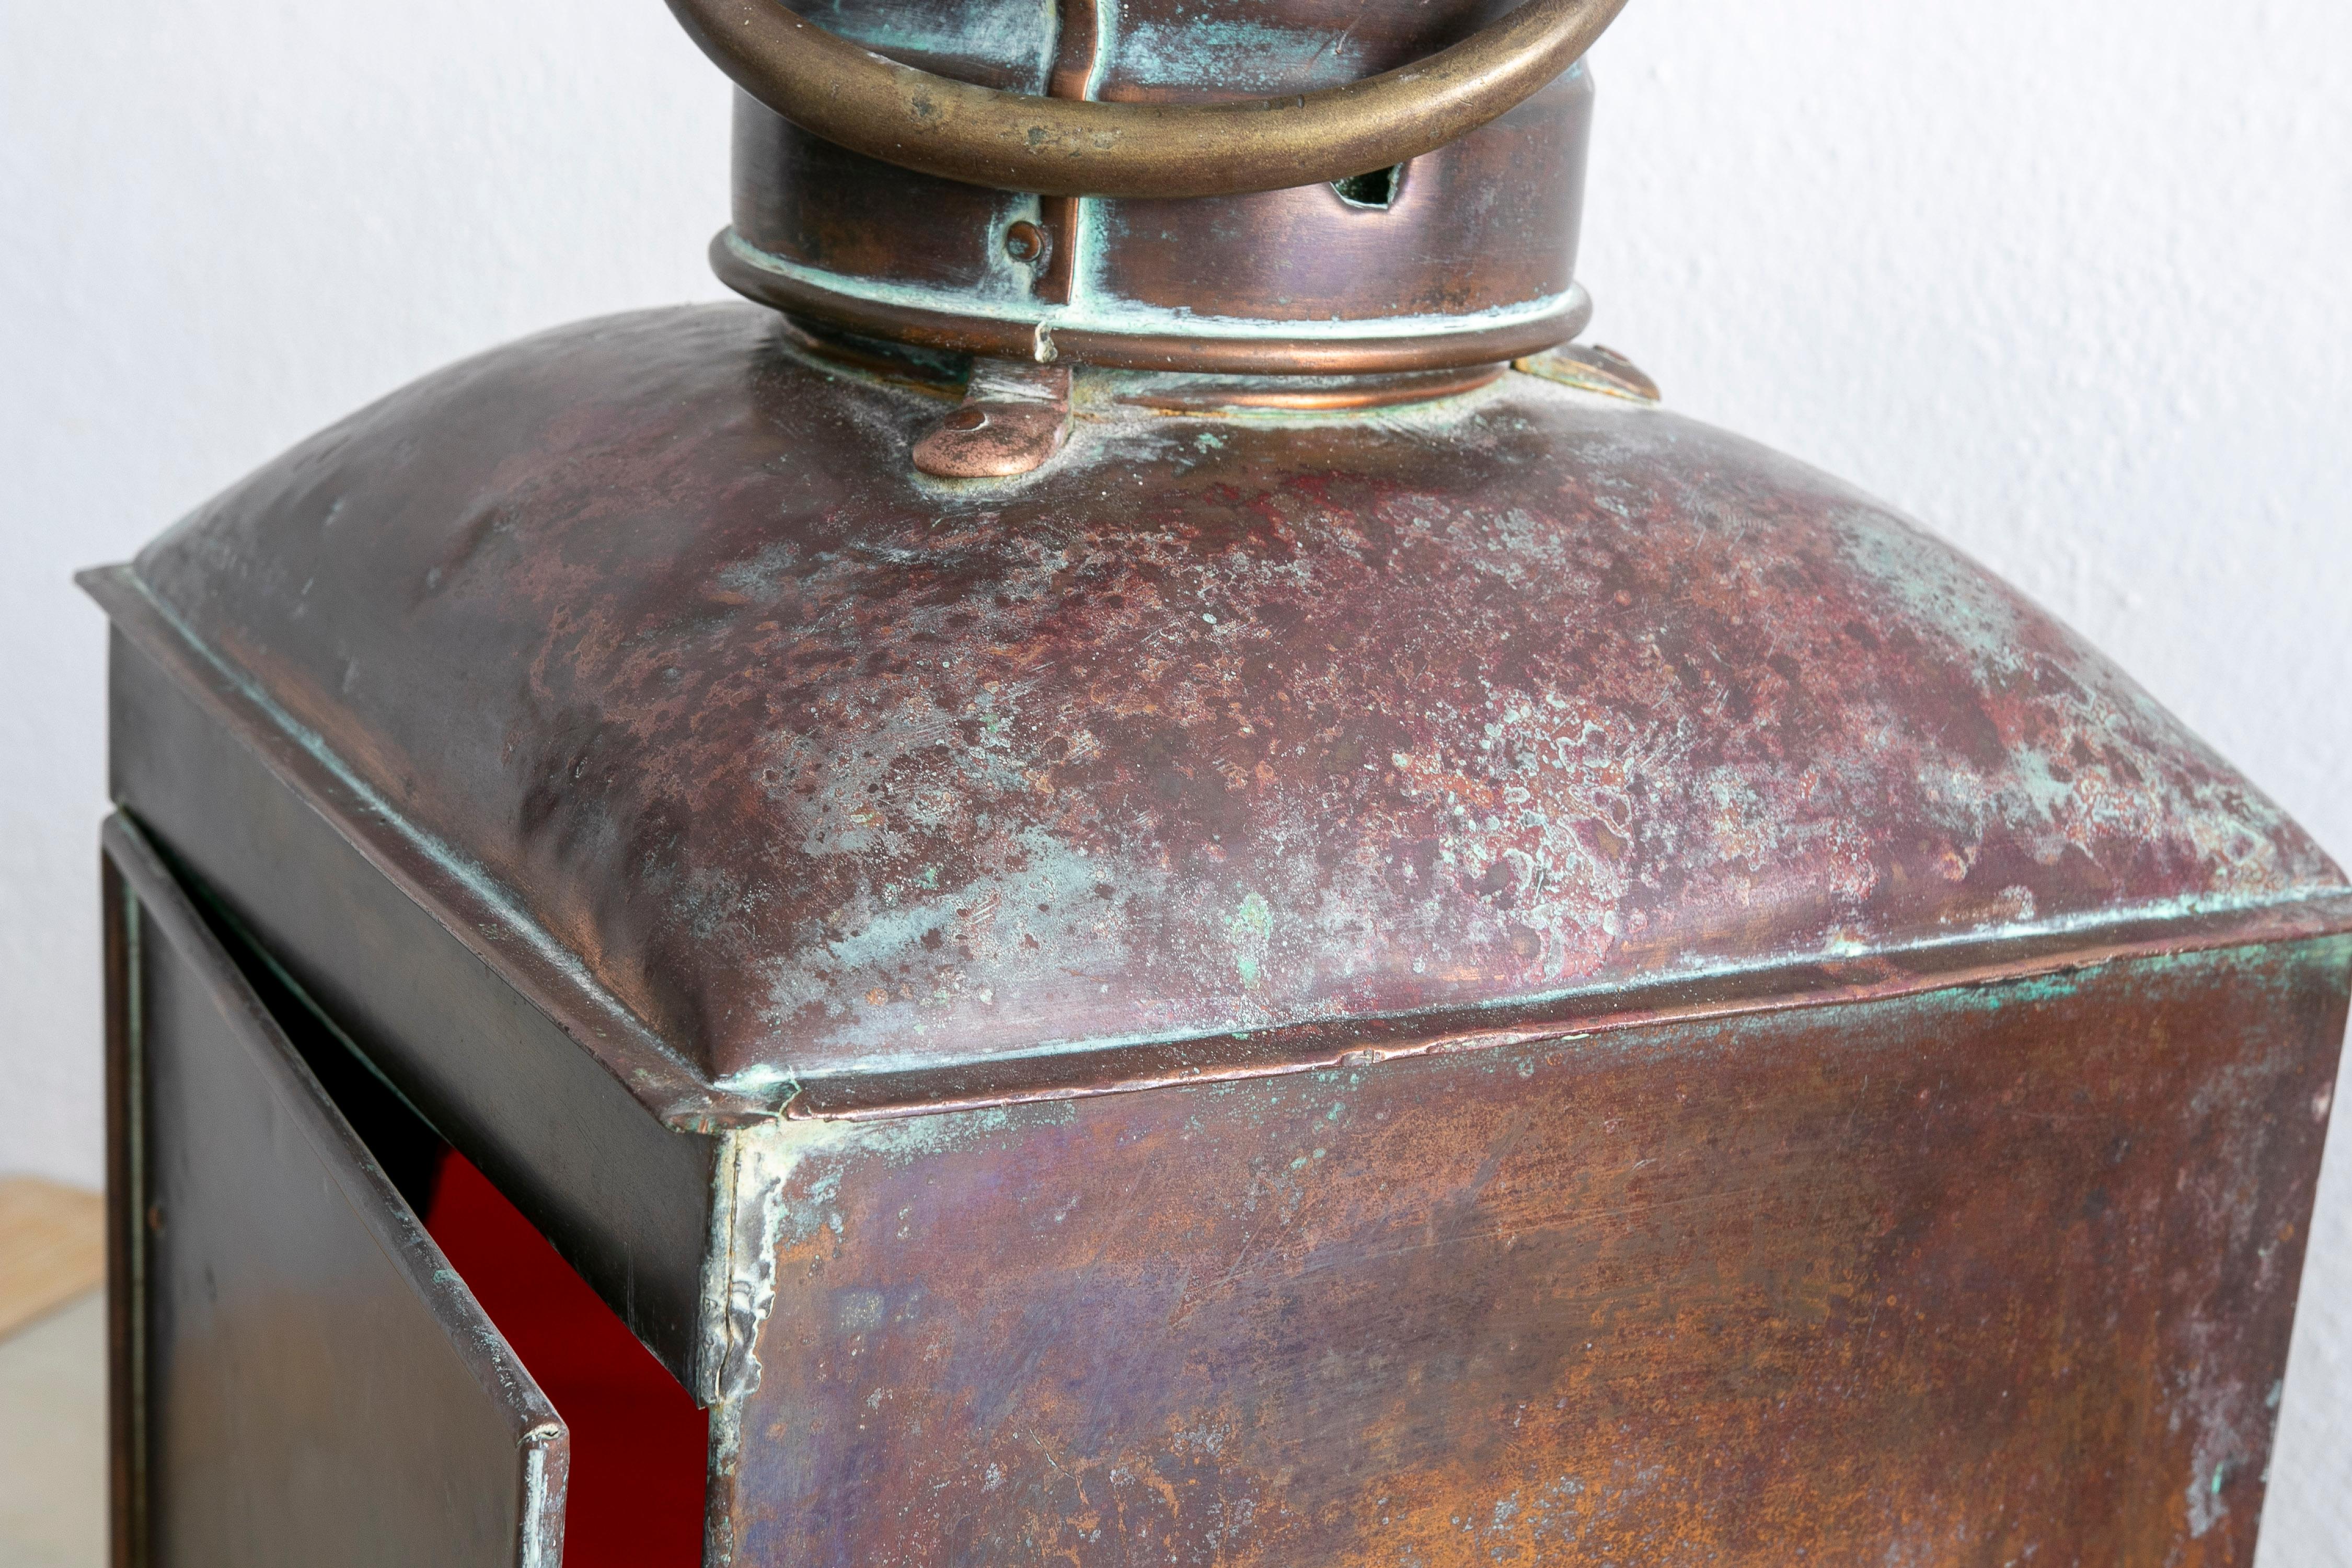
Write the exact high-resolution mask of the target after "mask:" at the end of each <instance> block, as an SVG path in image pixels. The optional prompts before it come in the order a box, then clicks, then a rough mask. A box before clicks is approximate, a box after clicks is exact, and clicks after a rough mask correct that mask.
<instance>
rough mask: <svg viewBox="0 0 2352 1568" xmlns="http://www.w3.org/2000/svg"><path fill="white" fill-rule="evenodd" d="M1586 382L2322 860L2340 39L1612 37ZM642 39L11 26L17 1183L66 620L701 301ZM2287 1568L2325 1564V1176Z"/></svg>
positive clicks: (2051, 11)
mask: <svg viewBox="0 0 2352 1568" xmlns="http://www.w3.org/2000/svg"><path fill="white" fill-rule="evenodd" d="M1596 70H1597V74H1598V77H1599V79H1600V84H1601V110H1600V119H1599V133H1598V142H1597V145H1596V147H1595V150H1594V167H1593V180H1592V193H1591V209H1590V213H1589V216H1588V222H1587V228H1586V233H1587V249H1586V261H1585V266H1584V268H1583V269H1582V270H1583V274H1584V277H1585V279H1586V281H1587V282H1588V283H1589V284H1590V285H1591V289H1592V290H1593V292H1594V294H1595V295H1596V297H1597V298H1598V300H1599V301H1600V315H1599V318H1598V321H1597V323H1596V327H1595V331H1594V335H1595V336H1596V337H1598V338H1599V339H1600V340H1601V341H1602V342H1608V343H1611V344H1612V345H1614V346H1615V347H1618V348H1620V349H1622V350H1623V351H1625V352H1627V353H1630V354H1632V355H1633V357H1634V358H1635V359H1636V360H1637V361H1638V362H1639V363H1641V364H1643V366H1644V367H1645V368H1646V369H1648V370H1649V371H1651V372H1652V373H1653V374H1654V375H1656V376H1657V377H1658V379H1659V380H1660V381H1661V382H1662V383H1663V384H1664V386H1665V388H1666V392H1667V395H1668V399H1669V401H1670V402H1672V403H1673V404H1674V405H1676V406H1678V407H1680V408H1682V409H1685V410H1686V411H1689V412H1692V413H1696V414H1698V415H1700V416H1705V417H1707V418H1711V419H1715V420H1717V421H1720V422H1722V423H1725V424H1727V425H1731V426H1736V427H1738V428H1740V429H1742V430H1745V431H1747V432H1748V433H1750V434H1752V435H1755V436H1758V437H1762V438H1763V439H1765V440H1767V441H1769V442H1772V443H1774V444H1776V445H1778V446H1780V447H1784V448H1786V449H1788V450H1790V451H1791V452H1794V453H1797V454H1799V455H1800V456H1802V457H1804V458H1810V459H1811V460H1812V461H1814V462H1817V463H1819V464H1821V465H1822V466H1824V467H1826V468H1832V469H1835V470H1837V471H1839V472H1842V473H1843V474H1846V475H1848V476H1850V477H1852V478H1853V479H1856V480H1858V481H1860V482H1861V483H1863V484H1864V485H1865V486H1867V487H1868V488H1870V489H1874V490H1875V491H1877V492H1878V493H1879V494H1881V495H1883V496H1885V497H1887V498H1889V499H1891V500H1894V501H1895V502H1897V503H1898V504H1900V505H1902V506H1904V507H1906V508H1907V509H1908V510H1912V511H1914V512H1916V513H1917V514H1919V515H1920V516H1922V517H1924V518H1926V519H1927V520H1928V521H1931V522H1933V523H1934V524H1935V525H1936V526H1937V527H1939V528H1941V529H1942V530H1944V531H1946V532H1947V533H1948V534H1949V535H1950V536H1952V537H1953V538H1955V539H1957V540H1958V541H1959V542H1961V543H1962V544H1963V545H1964V546H1965V547H1966V548H1968V549H1969V550H1970V551H1971V552H1974V553H1975V554H1977V555H1978V556H1979V558H1981V559H1983V560H1985V561H1987V562H1989V563H1991V564H1992V565H1993V566H1995V567H1996V568H1998V569H1999V570H2000V571H2001V572H2003V573H2005V574H2008V575H2009V576H2010V577H2011V578H2013V579H2015V580H2016V581H2018V582H2020V583H2021V584H2023V585H2024V586H2025V587H2026V588H2027V589H2029V590H2030V591H2031V592H2032V593H2033V594H2035V595H2038V596H2040V597H2041V598H2042V600H2043V601H2044V602H2045V603H2047V604H2049V605H2053V606H2054V607H2055V608H2056V609H2057V610H2058V611H2059V613H2060V614H2062V615H2063V616H2065V617H2066V618H2067V619H2068V620H2070V621H2071V622H2073V623H2074V625H2075V626H2078V627H2080V628H2081V629H2082V630H2083V631H2084V632H2085V633H2087V634H2088V635H2089V636H2090V637H2092V638H2093V639H2094V640H2095V641H2096V642H2098V643H2100V644H2102V645H2104V646H2105V647H2106V648H2108V649H2109V650H2110V651H2111V652H2113V653H2114V654H2116V656H2117V657H2118V658H2120V659H2121V660H2122V662H2123V663H2124V664H2125V665H2126V667H2127V668H2130V669H2131V670H2133V671H2134V672H2135V673H2136V674H2137V675H2138V676H2139V678H2140V679H2142V680H2143V681H2144V682H2146V683H2147V685H2148V686H2149V687H2150V688H2151V689H2154V690H2155V691H2156V692H2157V693H2158V696H2160V697H2161V698H2162V699H2163V700H2166V701H2167V702H2168V703H2169V704H2171V705H2172V706H2173V707H2174V708H2175V709H2177V710H2179V711H2180V712H2181V713H2183V714H2184V715H2186V716H2187V718H2188V719H2189V721H2190V722H2191V723H2192V724H2194V725H2195V726H2196V727H2197V728H2198V729H2199V730H2200V731H2203V732H2204V733H2205V734H2206V735H2207V736H2209V737H2210V738H2211V739H2212V740H2213V741H2214V742H2217V743H2218V744H2219V745H2220V746H2221V748H2222V750H2223V751H2225V752H2229V753H2231V755H2232V756H2233V757H2235V758H2236V759H2237V760H2238V761H2239V762H2240V763H2242V765H2244V766H2245V767H2246V768H2247V770H2248V771H2249V772H2250V773H2252V775H2253V777H2254V778H2255V779H2256V780H2257V781H2258V782H2260V783H2261V784H2264V785H2265V786H2267V787H2268V788H2269V789H2270V790H2271V791H2272V792H2273V794H2275V795H2278V796H2279V797H2280V798H2281V799H2283V800H2284V802H2285V803H2286V805H2288V807H2289V808H2290V809H2292V810H2293V811H2294V812H2295V813H2296V814H2297V815H2298V816H2301V817H2302V819H2303V820H2304V821H2305V823H2306V824H2307V825H2309V826H2311V827H2312V828H2313V829H2314V830H2315V832H2316V833H2317V834H2318V835H2319V837H2320V838H2321V839H2322V840H2323V841H2324V842H2326V843H2327V844H2329V845H2330V846H2332V847H2335V848H2336V850H2337V852H2338V853H2339V854H2347V853H2352V799H2347V796H2346V795H2345V793H2344V791H2343V789H2342V788H2341V786H2340V785H2339V784H2338V781H2339V780H2340V779H2342V778H2343V777H2345V776H2346V775H2347V773H2352V638H2347V636H2346V635H2345V633H2344V630H2343V615H2342V606H2343V605H2345V603H2346V602H2347V595H2348V594H2352V531H2347V526H2346V524H2347V510H2352V504H2347V498H2352V287H2347V280H2352V9H2347V8H2346V7H2344V6H2343V5H2340V4H2337V3H2336V0H2249V3H2248V4H2245V5H2240V6H2236V7H2229V8H2220V7H2214V6H2212V5H2205V4H2191V3H2190V0H2073V3H2072V4H2066V5H2051V4H2048V3H2047V0H2043V3H2042V4H2029V3H2027V0H1912V3H1911V4H1907V5H1899V6H1898V5H1885V4H1883V3H1880V0H1785V3H1782V4H1777V5H1755V4H1735V3H1733V0H1634V3H1633V8H1632V11H1631V13H1630V14H1629V15H1628V16H1626V17H1625V18H1624V20H1622V22H1621V23H1620V24H1619V26H1618V28H1617V30H1616V31H1615V33H1614V34H1612V37H1610V38H1609V39H1608V40H1607V41H1606V42H1604V43H1603V45H1602V46H1601V50H1600V51H1599V53H1598V56H1597V58H1596ZM724 163H725V93H724V91H723V89H722V87H721V85H720V83H719V80H718V79H717V78H716V76H715V75H714V74H713V73H711V72H710V71H709V69H708V68H705V67H704V66H703V65H702V63H701V62H700V60H699V58H698V57H696V56H695V55H694V53H693V51H692V50H691V49H690V48H689V47H688V46H687V44H686V43H685V42H684V40H683V38H682V37H678V36H677V35H676V34H675V33H674V31H673V29H672V27H671V25H670V23H669V21H668V18H667V14H666V12H665V11H664V10H663V8H662V7H661V6H660V5H657V4H656V0H467V3H464V4H460V3H458V0H408V3H407V4H405V5H397V6H388V5H378V6H357V5H318V4H315V3H303V4H297V3H295V0H171V3H169V4H165V3H163V0H124V3H123V4H121V5H117V6H114V7H110V8H106V9H103V10H100V9H97V8H93V9H92V10H90V11H87V12H85V11H82V10H81V9H80V8H79V7H76V6H69V5H43V4H37V0H0V672H5V689H0V995H5V997H6V1006H5V1015H0V1016H5V1023H0V1171H5V1170H10V1169H19V1168H31V1169H36V1170H43V1171H47V1172H51V1173H57V1174H59V1175H63V1176H68V1177H72V1178H77V1179H80V1180H84V1181H94V1180H95V1179H96V1177H97V1174H98V1169H99V1154H98V1141H99V1111H98V1088H99V1067H98V1043H97V1042H98V1032H99V1016H98V999H97V987H96V950H97V943H98V937H97V924H96V911H95V900H94V898H93V894H92V886H93V875H92V862H93V855H94V849H93V842H92V835H93V831H94V828H95V826H96V823H97V821H98V818H99V816H100V812H101V796H102V790H103V773H102V763H101V739H100V710H101V691H100V668H101V636H100V620H99V616H97V614H96V612H95V611H94V610H92V609H90V608H89V606H87V605H84V604H83V603H82V602H81V601H80V600H79V597H78V595H75V594H74V593H73V592H72V591H71V590H70V589H69V588H68V585H67V582H66V578H67V575H68V572H70V571H71V570H72V569H73V568H75V567H77V566H80V565H84V564H88V563H95V562H102V561H109V560H115V559H119V558H121V557H122V556H124V555H126V554H128V553H129V552H131V550H132V549H133V548H134V547H135V546H136V545H137V544H138V543H139V542H141V541H142V540H143V539H145V538H146V537H147V536H148V535H150V534H152V532H154V531H156V530H157V529H159V528H161V527H162V526H163V524H165V523H167V522H169V521H171V520H172V519H173V517H175V516H176V515H178V514H179V513H180V512H181V511H183V510H185V509H186V508H187V507H189V506H190V505H192V504H193V503H194V502H195V501H197V500H201V499H202V498H203V497H204V496H205V495H206V494H207V493H209V492H210V491H212V490H214V489H217V488H218V487H220V486H221V485H223V484H225V483H226V482H227V481H229V480H230V479H234V478H236V476H237V475H238V474H240V473H241V472H243V471H244V470H246V469H247V468H250V467H252V466H253V465H255V464H257V463H258V462H260V461H261V460H263V459H264V458H268V456H269V455H270V454H271V453H273V452H275V451H276V450H278V448H280V447H284V446H286V445H287V444H288V443H289V442H291V441H293V440H294V439H296V438H297V437H299V436H301V435H303V434H305V433H306V432H308V431H310V430H311V429H313V428H315V427H317V426H320V425H321V424H323V423H325V422H326V421H328V420H330V419H331V418H333V417H334V416H337V415H339V414H341V413H342V412H343V411H345V410H347V409H349V408H350V407H352V405H356V404H358V403H360V402H361V401H362V400H364V399H367V398H370V397H373V396H374V395H376V394H378V393H381V392H383V391H384V390H386V389H388V388H390V387H392V386H394V385H395V384H399V383H400V382H402V381H404V380H406V379H407V378H409V377H411V376H413V375H415V374H418V373H419V372H422V371H425V370H426V369H429V368H431V367H432V366H434V365H436V364H438V363H442V362H444V361H446V360H448V359H450V358H452V357H454V356H456V355H458V354H460V353H467V352H469V351H471V350H473V349H476V348H478V347H482V346H485V345H488V344H490V343H494V342H499V341H500V340H502V339H505V338H509V337H512V336H515V335H517V334H519V333H521V332H525V331H531V330H533V329H536V328H539V327H541V326H546V325H549V324H551V323H553V322H556V321H563V320H565V319H568V318H572V317H575V316H581V315H585V314H591V313H594V312H599V311H604V310H617V309H621V308H625V307H627V306H632V305H639V304H646V303H652V302H656V301H663V300H677V299H685V298H695V297H711V296H715V295H716V294H717V293H718V292H719V290H718V289H716V287H715V285H713V284H712V283H711V282H710V281H709V279H708V277H707V276H706V275H705V273H704V271H703V268H702V262H701V249H702V245H703V242H704V240H705V239H706V238H707V237H708V236H709V232H710V231H711V230H712V229H713V228H715V227H716V226H718V225H719V223H720V222H721V221H722V219H723V216H724V200H725V170H724ZM2288 1389H2289V1393H2288V1395H2287V1400H2286V1406H2285V1413H2284V1433H2283V1436H2282V1439H2281V1446H2280V1450H2279V1456H2278V1459H2277V1463H2276V1466H2275V1468H2274V1470H2273V1494H2272V1503H2271V1519H2270V1522H2269V1526H2268V1529H2267V1531H2266V1537H2265V1543H2264V1558H2263V1561H2264V1563H2265V1564H2266V1565H2267V1568H2302V1565H2305V1564H2330V1563H2352V1546H2347V1545H2346V1544H2344V1543H2345V1542H2352V1148H2347V1147H2346V1139H2345V1138H2344V1137H2343V1136H2340V1135H2339V1137H2338V1138H2337V1140H2336V1157H2335V1158H2334V1159H2333V1161H2332V1163H2331V1165H2330V1170H2329V1177H2328V1180H2327V1181H2326V1183H2325V1184H2323V1188H2322V1194H2321V1212H2320V1215H2319V1217H2318V1220H2317V1222H2316V1226H2315V1233H2314V1237H2313V1250H2312V1261H2311V1265H2310V1272H2309V1274H2308V1275H2307V1277H2306V1284H2305V1300H2304V1309H2303V1316H2302V1319H2301V1321H2300V1324H2299V1326H2298V1331H2297V1334H2296V1340H2295V1347H2294V1365H2293V1370H2292V1373H2291V1375H2290V1378H2289V1382H2288Z"/></svg>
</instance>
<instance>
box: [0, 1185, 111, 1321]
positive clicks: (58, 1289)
mask: <svg viewBox="0 0 2352 1568" xmlns="http://www.w3.org/2000/svg"><path fill="white" fill-rule="evenodd" d="M105 1281H106V1200H105V1199H104V1198H101V1197H100V1196H99V1194H96V1193H91V1192H85V1191H83V1190H82V1189H81V1188H79V1187H68V1186H66V1185H63V1184H60V1183H57V1182H48V1181H43V1180H42V1179H41V1178H40V1177H38V1176H7V1177H0V1338H5V1336H7V1335H9V1334H12V1333H15V1332H16V1331H17V1330H18V1329H21V1328H23V1327H24V1326H25V1325H26V1324H27V1323H29V1322H31V1321H33V1320H34V1319H36V1318H38V1317H41V1316H42V1315H44V1314H45V1313H47V1312H48V1311H49V1310H52V1309H54V1308H57V1307H61V1306H63V1305H65V1303H67V1302H68V1301H70V1300H73V1299H74V1298H75V1297H76V1296H79V1295H80V1294H81V1293H82V1292H83V1291H85V1290H89V1289H95V1288H96V1287H98V1286H100V1285H101V1284H103V1283H105Z"/></svg>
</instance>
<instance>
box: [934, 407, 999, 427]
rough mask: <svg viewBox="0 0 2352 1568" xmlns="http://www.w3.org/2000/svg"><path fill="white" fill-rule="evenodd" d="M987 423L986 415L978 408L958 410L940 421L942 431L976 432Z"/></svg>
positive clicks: (985, 412)
mask: <svg viewBox="0 0 2352 1568" xmlns="http://www.w3.org/2000/svg"><path fill="white" fill-rule="evenodd" d="M987 423H988V413H987V411H986V410H985V409H980V408H959V409H957V410H956V411H955V412H954V413H953V414H950V415H949V416H947V417H946V418H945V419H942V420H940V428H941V429H943V430H977V429H979V428H980V427H981V426H983V425H985V424H987Z"/></svg>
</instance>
